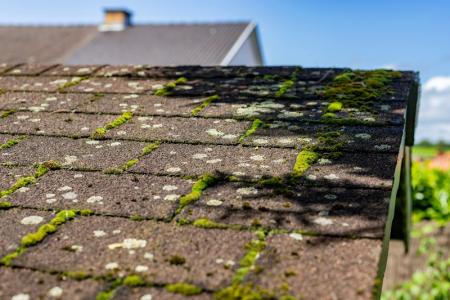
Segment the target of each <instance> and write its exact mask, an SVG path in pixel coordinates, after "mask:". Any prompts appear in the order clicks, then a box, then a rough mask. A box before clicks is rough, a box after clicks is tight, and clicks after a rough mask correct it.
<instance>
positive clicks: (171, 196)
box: [164, 194, 180, 201]
mask: <svg viewBox="0 0 450 300" xmlns="http://www.w3.org/2000/svg"><path fill="white" fill-rule="evenodd" d="M179 198H180V195H177V194H169V195H167V196H165V197H164V200H166V201H177V200H178V199H179Z"/></svg>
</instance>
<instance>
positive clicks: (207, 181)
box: [177, 174, 217, 212]
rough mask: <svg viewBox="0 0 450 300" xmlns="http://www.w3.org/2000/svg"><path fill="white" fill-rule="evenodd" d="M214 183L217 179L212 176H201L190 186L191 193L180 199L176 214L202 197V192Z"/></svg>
mask: <svg viewBox="0 0 450 300" xmlns="http://www.w3.org/2000/svg"><path fill="white" fill-rule="evenodd" d="M216 181H217V178H216V177H214V176H212V175H209V174H205V175H202V176H201V177H200V178H199V179H198V180H197V181H196V182H195V183H194V185H193V186H192V190H191V192H190V193H189V194H186V195H184V196H181V197H180V206H179V208H178V210H177V212H179V211H181V210H182V209H183V208H184V207H186V206H187V205H189V204H191V203H192V202H195V201H198V199H200V196H201V195H202V192H203V191H204V190H205V189H206V188H208V187H210V186H212V185H213V184H214V183H215V182H216Z"/></svg>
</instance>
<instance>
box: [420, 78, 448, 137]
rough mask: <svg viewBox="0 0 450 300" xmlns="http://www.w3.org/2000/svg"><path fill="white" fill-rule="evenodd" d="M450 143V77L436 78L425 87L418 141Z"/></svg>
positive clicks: (421, 101) (421, 100) (422, 96)
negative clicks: (443, 141)
mask: <svg viewBox="0 0 450 300" xmlns="http://www.w3.org/2000/svg"><path fill="white" fill-rule="evenodd" d="M423 139H427V140H432V141H437V140H440V139H442V140H446V141H450V76H449V77H446V76H435V77H432V78H430V79H429V80H428V81H427V82H425V84H424V85H423V90H422V95H421V99H420V109H419V121H418V127H417V131H416V140H417V141H420V140H423Z"/></svg>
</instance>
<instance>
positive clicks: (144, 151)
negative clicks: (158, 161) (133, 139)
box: [141, 142, 161, 156]
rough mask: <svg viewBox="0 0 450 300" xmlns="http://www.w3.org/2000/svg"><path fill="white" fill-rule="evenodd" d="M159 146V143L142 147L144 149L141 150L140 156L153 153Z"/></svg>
mask: <svg viewBox="0 0 450 300" xmlns="http://www.w3.org/2000/svg"><path fill="white" fill-rule="evenodd" d="M160 145H161V143H160V142H154V143H151V144H148V145H147V146H145V147H144V149H142V154H141V155H142V156H144V155H147V154H149V153H151V152H153V151H155V150H156V149H158V148H159V146H160Z"/></svg>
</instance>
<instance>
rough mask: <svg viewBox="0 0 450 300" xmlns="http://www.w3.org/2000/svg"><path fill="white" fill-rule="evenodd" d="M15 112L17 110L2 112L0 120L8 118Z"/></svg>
mask: <svg viewBox="0 0 450 300" xmlns="http://www.w3.org/2000/svg"><path fill="white" fill-rule="evenodd" d="M15 112H16V110H15V109H10V110H5V111H2V112H1V113H0V118H1V119H3V118H6V117H8V116H9V115H12V114H14V113H15Z"/></svg>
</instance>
